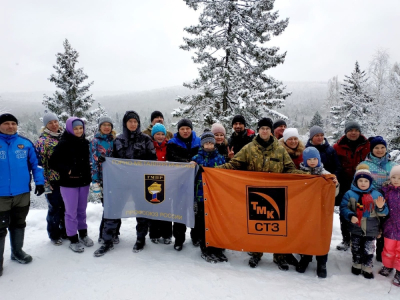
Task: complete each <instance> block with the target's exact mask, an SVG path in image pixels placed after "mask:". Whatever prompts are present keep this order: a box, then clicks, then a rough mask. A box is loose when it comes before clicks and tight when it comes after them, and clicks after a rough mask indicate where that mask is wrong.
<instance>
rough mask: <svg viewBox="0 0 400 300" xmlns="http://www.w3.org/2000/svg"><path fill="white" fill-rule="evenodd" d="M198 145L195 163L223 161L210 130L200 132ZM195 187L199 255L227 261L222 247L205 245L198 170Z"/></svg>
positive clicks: (220, 162)
mask: <svg viewBox="0 0 400 300" xmlns="http://www.w3.org/2000/svg"><path fill="white" fill-rule="evenodd" d="M200 145H201V148H200V149H199V152H198V154H197V155H195V156H194V157H193V158H192V161H193V162H195V163H197V164H198V165H199V166H202V167H211V168H213V167H215V166H219V165H223V164H224V163H225V158H224V157H223V156H222V155H221V154H219V153H218V150H217V149H215V137H214V134H213V133H212V132H210V131H206V132H204V133H203V134H202V136H201V139H200ZM195 189H196V190H195V197H196V198H195V210H196V204H197V212H196V214H195V225H194V231H195V232H196V236H198V238H199V241H200V249H201V257H202V258H203V259H204V260H205V261H207V262H210V263H216V262H218V261H221V262H222V261H228V259H227V258H226V256H225V255H224V254H223V253H222V249H218V248H214V247H206V244H205V221H204V199H203V180H202V175H201V173H200V172H199V173H198V174H197V177H196V186H195Z"/></svg>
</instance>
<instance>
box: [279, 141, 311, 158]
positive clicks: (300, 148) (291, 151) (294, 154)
mask: <svg viewBox="0 0 400 300" xmlns="http://www.w3.org/2000/svg"><path fill="white" fill-rule="evenodd" d="M278 142H279V144H280V145H281V146H282V147H283V148H285V149H286V151H287V152H288V153H289V155H290V157H298V156H300V155H301V154H302V153H303V151H304V149H306V147H305V146H304V143H303V142H302V141H301V140H300V139H299V144H298V145H297V148H296V149H292V148H289V147H288V145H286V143H285V142H284V140H283V138H280V139H279V141H278Z"/></svg>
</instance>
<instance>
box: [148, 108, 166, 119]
mask: <svg viewBox="0 0 400 300" xmlns="http://www.w3.org/2000/svg"><path fill="white" fill-rule="evenodd" d="M157 117H161V118H163V119H164V116H163V114H162V112H161V111H158V110H155V111H153V112H152V113H151V116H150V122H153V120H154V119H155V118H157Z"/></svg>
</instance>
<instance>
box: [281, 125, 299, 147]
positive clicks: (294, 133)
mask: <svg viewBox="0 0 400 300" xmlns="http://www.w3.org/2000/svg"><path fill="white" fill-rule="evenodd" d="M293 136H295V137H297V138H300V136H299V132H298V131H297V129H296V128H286V129H285V131H284V132H283V141H284V142H285V143H286V141H287V140H288V139H289V138H291V137H293Z"/></svg>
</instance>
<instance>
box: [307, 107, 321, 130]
mask: <svg viewBox="0 0 400 300" xmlns="http://www.w3.org/2000/svg"><path fill="white" fill-rule="evenodd" d="M313 126H319V127H322V128H323V127H324V122H323V121H322V117H321V115H320V114H319V112H318V111H317V112H316V113H315V114H314V116H313V118H312V119H311V121H310V125H309V128H311V127H313Z"/></svg>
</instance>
